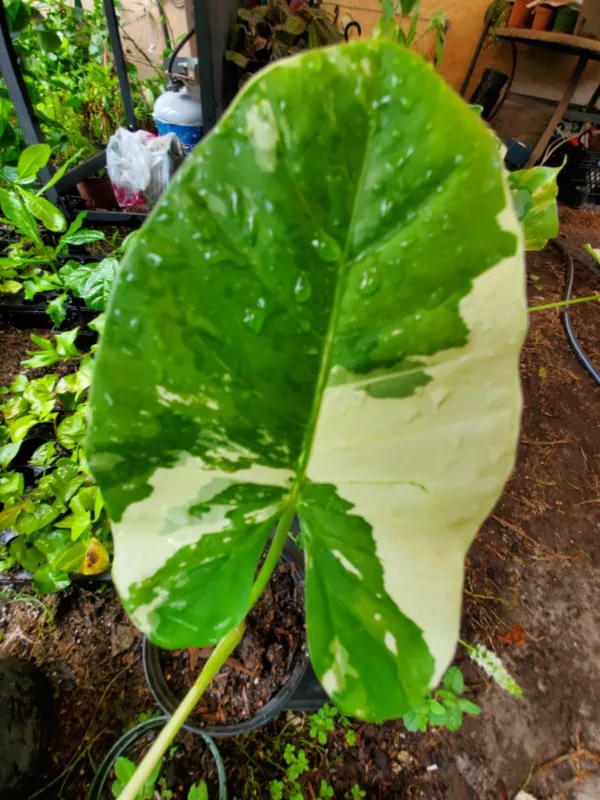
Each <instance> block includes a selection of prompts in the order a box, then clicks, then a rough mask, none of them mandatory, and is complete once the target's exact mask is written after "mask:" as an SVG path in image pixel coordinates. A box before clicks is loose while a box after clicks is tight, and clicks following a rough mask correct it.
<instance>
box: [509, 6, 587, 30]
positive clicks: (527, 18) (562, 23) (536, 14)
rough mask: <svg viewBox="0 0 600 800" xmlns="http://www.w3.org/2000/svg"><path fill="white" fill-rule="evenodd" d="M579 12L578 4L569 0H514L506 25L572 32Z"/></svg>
mask: <svg viewBox="0 0 600 800" xmlns="http://www.w3.org/2000/svg"><path fill="white" fill-rule="evenodd" d="M579 14H580V5H579V4H578V3H574V2H570V0H515V4H514V6H513V9H512V12H511V14H510V17H509V19H508V27H509V28H532V29H533V30H536V31H548V30H552V31H554V32H556V33H568V34H572V33H574V32H575V30H576V27H577V22H578V19H579Z"/></svg>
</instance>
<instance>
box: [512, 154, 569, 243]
mask: <svg viewBox="0 0 600 800" xmlns="http://www.w3.org/2000/svg"><path fill="white" fill-rule="evenodd" d="M560 170H561V167H557V168H554V167H533V168H532V169H521V170H518V171H517V172H511V173H510V175H509V177H508V182H509V185H510V190H511V192H512V196H513V202H514V204H515V211H516V212H517V216H518V217H519V220H520V222H521V225H522V226H523V231H524V233H525V249H526V250H543V249H544V247H545V246H546V245H547V244H548V239H553V238H554V237H555V236H557V235H558V205H557V201H556V198H557V197H558V185H557V183H556V179H557V177H558V173H559V172H560Z"/></svg>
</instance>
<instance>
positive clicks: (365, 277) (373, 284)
mask: <svg viewBox="0 0 600 800" xmlns="http://www.w3.org/2000/svg"><path fill="white" fill-rule="evenodd" d="M380 284H381V280H380V278H379V275H378V274H377V270H376V268H375V267H369V269H366V270H364V272H363V273H362V275H361V278H360V283H359V284H358V292H359V294H362V295H367V296H368V295H371V294H375V292H376V291H377V290H378V289H379V286H380Z"/></svg>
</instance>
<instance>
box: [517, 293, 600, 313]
mask: <svg viewBox="0 0 600 800" xmlns="http://www.w3.org/2000/svg"><path fill="white" fill-rule="evenodd" d="M592 300H600V294H594V295H592V296H591V297H575V298H574V299H573V300H561V301H560V302H558V303H547V304H546V305H545V306H530V307H529V308H528V311H547V310H548V309H550V308H562V307H563V306H574V305H575V303H590V302H591V301H592Z"/></svg>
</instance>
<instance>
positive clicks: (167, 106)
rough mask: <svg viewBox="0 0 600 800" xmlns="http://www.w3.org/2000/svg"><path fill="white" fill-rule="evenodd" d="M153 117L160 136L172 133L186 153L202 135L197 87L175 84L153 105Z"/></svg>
mask: <svg viewBox="0 0 600 800" xmlns="http://www.w3.org/2000/svg"><path fill="white" fill-rule="evenodd" d="M153 116H154V122H155V123H156V127H157V129H158V132H159V133H160V135H161V136H163V135H164V134H166V133H174V134H175V135H176V136H177V138H178V139H179V140H180V141H181V143H182V144H183V146H184V148H185V149H186V151H188V152H189V151H190V150H191V149H192V148H193V147H194V145H195V144H197V142H199V141H200V139H201V138H202V136H203V134H204V128H203V125H202V104H201V102H200V90H199V88H198V87H197V86H188V85H186V84H176V85H175V86H174V87H173V88H171V89H169V90H168V91H167V92H164V94H161V95H160V97H159V98H158V99H157V100H156V102H155V103H154V112H153Z"/></svg>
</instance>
